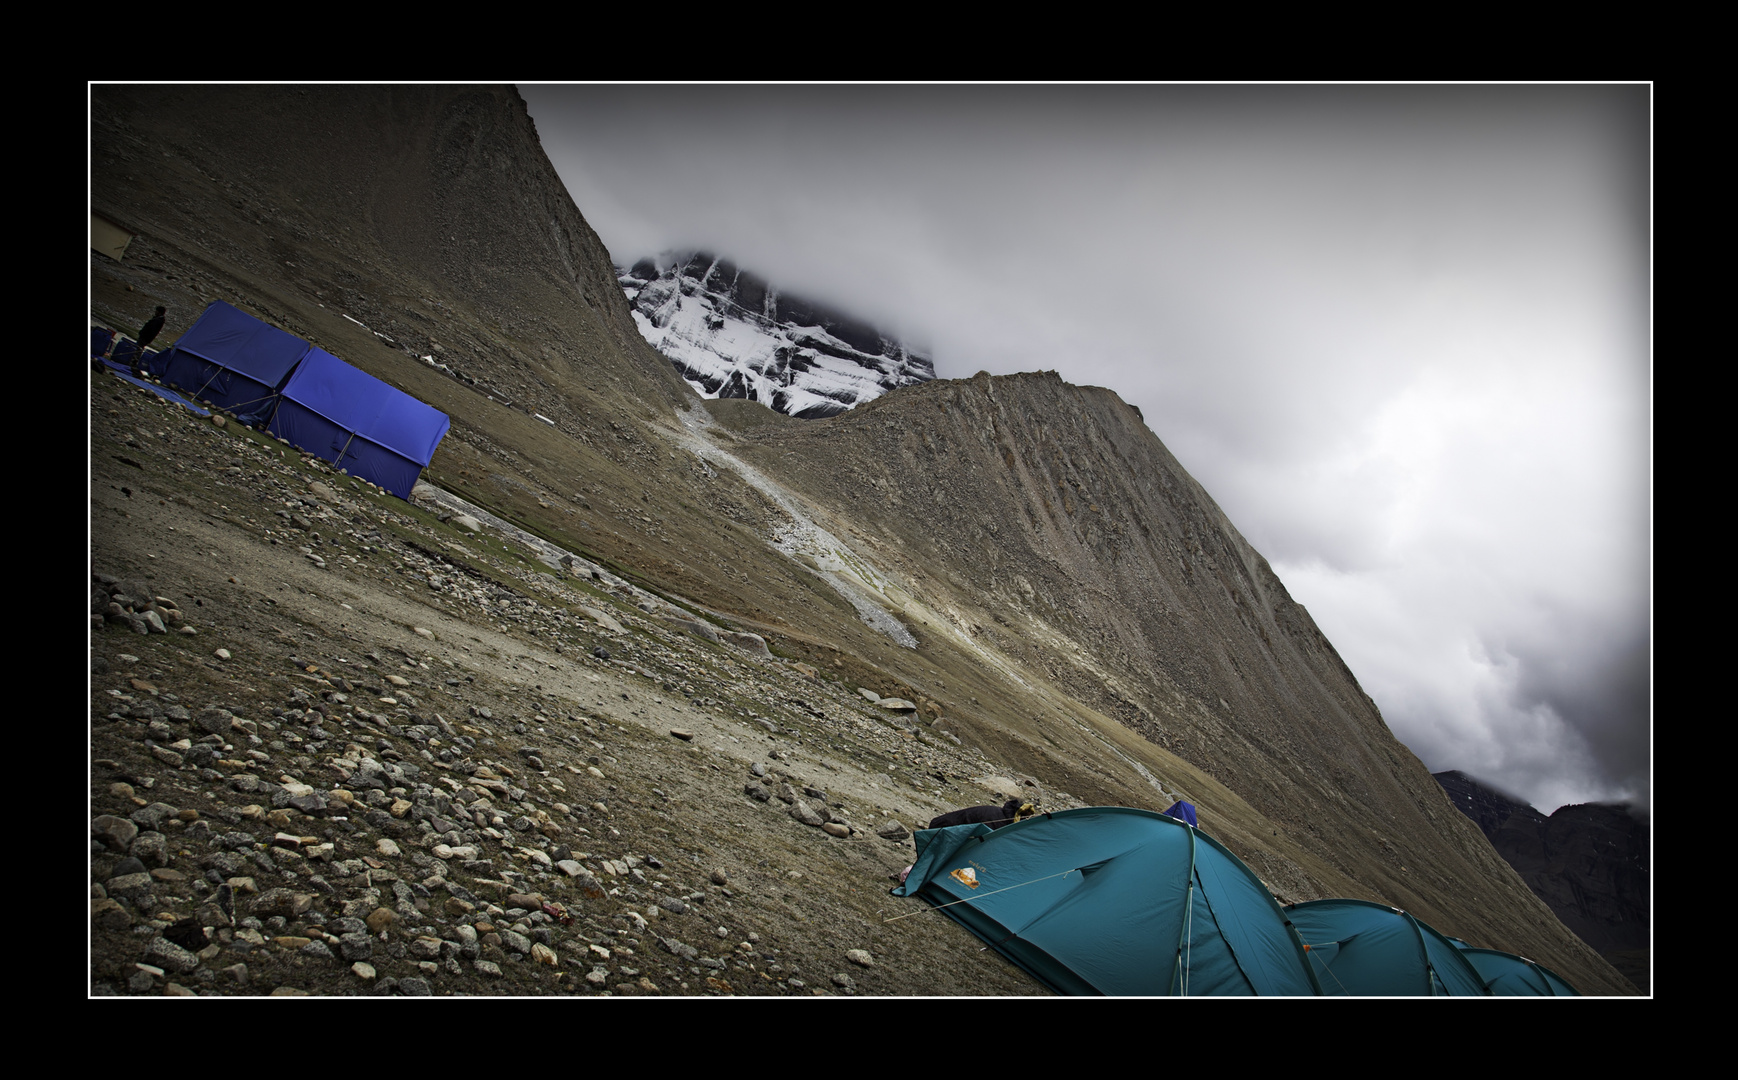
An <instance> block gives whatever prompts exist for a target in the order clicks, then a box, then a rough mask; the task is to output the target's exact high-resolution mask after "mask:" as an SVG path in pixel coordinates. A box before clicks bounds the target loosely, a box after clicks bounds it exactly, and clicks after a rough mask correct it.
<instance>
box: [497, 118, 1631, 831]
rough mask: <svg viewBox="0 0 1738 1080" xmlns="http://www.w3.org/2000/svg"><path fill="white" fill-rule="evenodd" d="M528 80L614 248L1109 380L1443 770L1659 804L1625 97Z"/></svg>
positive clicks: (954, 355)
mask: <svg viewBox="0 0 1738 1080" xmlns="http://www.w3.org/2000/svg"><path fill="white" fill-rule="evenodd" d="M520 90H521V92H522V93H523V94H524V95H525V97H526V100H527V101H528V102H529V103H530V105H531V113H532V116H533V117H534V118H535V120H536V121H537V126H538V132H539V134H540V136H541V137H542V140H543V145H544V147H545V149H546V150H547V151H548V153H549V155H550V158H551V159H552V160H553V161H554V163H555V166H556V168H557V169H558V170H559V171H560V173H561V176H562V178H563V179H564V180H565V181H566V183H567V186H568V189H569V191H571V192H572V194H573V198H574V201H575V202H576V203H577V204H578V206H579V209H580V211H581V212H582V213H583V214H584V215H585V216H586V219H587V220H588V221H589V222H590V223H591V224H592V226H593V227H594V228H595V229H597V231H598V234H599V235H600V236H601V237H602V238H603V241H604V243H605V245H606V246H608V248H609V250H610V253H611V254H612V255H613V256H614V258H615V259H616V261H617V262H618V263H619V264H624V265H625V264H630V263H632V262H634V261H635V260H636V259H638V258H640V257H642V256H647V255H657V254H658V253H660V252H663V251H666V250H670V249H678V248H687V249H694V248H699V249H705V250H711V251H714V252H716V253H718V254H720V255H725V256H728V257H730V258H732V259H733V260H735V261H736V262H737V263H738V264H739V265H741V266H743V267H745V268H747V269H750V270H753V271H754V272H756V273H757V274H759V275H760V276H762V277H764V278H766V279H767V280H768V281H770V282H771V283H772V284H773V285H775V286H777V287H778V288H780V289H781V290H782V291H785V292H789V293H793V294H797V295H801V296H807V297H810V298H813V299H815V300H819V301H822V302H825V303H828V304H831V305H834V306H837V307H838V308H840V309H841V310H844V311H846V312H849V313H851V314H855V315H860V316H862V317H864V318H867V319H869V320H871V321H875V322H877V323H879V324H880V325H882V326H883V327H884V329H888V330H890V331H892V332H895V333H897V334H899V335H901V336H903V337H904V338H905V339H906V340H907V341H908V342H909V343H911V344H913V345H915V346H917V347H919V348H925V349H928V350H930V351H931V352H932V355H933V356H934V358H935V364H936V372H937V374H938V375H939V376H941V377H943V378H963V377H966V376H969V375H971V374H972V373H973V372H976V371H978V370H980V369H987V370H989V371H991V372H993V373H995V374H1005V373H1009V372H1015V371H1035V370H1055V371H1058V372H1060V374H1061V375H1062V377H1063V378H1065V379H1067V380H1069V381H1070V382H1074V383H1078V384H1083V385H1098V386H1106V387H1109V388H1111V389H1112V390H1115V391H1116V392H1117V393H1118V394H1120V395H1121V396H1122V397H1123V399H1124V400H1126V401H1128V402H1130V403H1131V404H1134V405H1137V406H1139V407H1140V409H1141V411H1142V413H1143V414H1144V415H1145V417H1146V420H1147V423H1148V424H1149V425H1150V426H1151V427H1152V429H1153V431H1154V432H1155V433H1156V434H1157V435H1158V436H1159V438H1160V439H1161V440H1163V441H1164V443H1165V445H1166V446H1168V447H1169V448H1170V449H1171V452H1172V453H1174V454H1175V455H1176V456H1177V458H1178V459H1179V460H1180V461H1181V462H1182V463H1183V465H1184V467H1185V468H1187V469H1188V470H1189V471H1190V473H1192V474H1193V475H1194V476H1195V478H1196V479H1198V480H1199V481H1201V483H1202V484H1203V485H1204V486H1205V487H1206V488H1207V490H1208V492H1209V493H1210V494H1211V495H1212V496H1213V498H1214V499H1215V500H1216V501H1217V502H1218V503H1219V505H1220V506H1221V507H1222V508H1223V509H1224V510H1225V512H1226V513H1227V514H1228V515H1229V516H1230V518H1231V520H1232V522H1233V523H1234V524H1235V525H1236V526H1237V527H1238V529H1239V530H1241V531H1242V533H1243V534H1244V536H1245V537H1247V538H1248V539H1249V541H1250V542H1251V543H1252V544H1254V545H1255V547H1256V548H1257V549H1258V550H1259V551H1261V552H1262V553H1263V554H1264V555H1266V556H1267V558H1268V559H1269V561H1270V562H1272V564H1273V567H1274V570H1275V571H1276V572H1277V573H1278V574H1279V576H1280V578H1281V579H1282V580H1283V581H1284V582H1285V583H1286V587H1287V588H1288V589H1289V590H1290V591H1291V593H1292V595H1293V597H1294V598H1295V599H1297V600H1298V601H1299V602H1300V603H1303V604H1304V605H1305V606H1307V607H1308V608H1309V610H1310V613H1311V614H1312V615H1313V616H1314V617H1315V620H1316V622H1317V623H1318V624H1319V625H1320V626H1321V628H1322V630H1323V632H1325V633H1326V634H1327V635H1328V637H1329V638H1330V639H1331V640H1332V641H1333V643H1334V645H1335V647H1336V648H1337V649H1338V650H1339V652H1340V654H1341V655H1342V656H1343V657H1344V658H1345V660H1346V662H1347V663H1348V664H1350V665H1351V668H1352V671H1353V672H1354V673H1355V674H1356V675H1357V677H1358V679H1359V681H1360V682H1361V683H1362V684H1363V686H1364V689H1365V690H1367V691H1368V692H1369V693H1370V694H1371V695H1372V696H1373V697H1374V698H1375V699H1376V702H1377V704H1378V705H1379V706H1380V707H1381V709H1382V713H1383V715H1384V717H1385V718H1386V719H1387V721H1388V723H1389V726H1390V727H1391V728H1393V730H1394V732H1395V733H1396V734H1397V735H1398V736H1399V737H1400V738H1401V739H1402V740H1403V741H1405V742H1406V744H1407V745H1408V746H1410V747H1411V748H1412V750H1413V751H1414V752H1415V753H1416V754H1418V756H1419V757H1420V758H1422V759H1423V761H1424V763H1425V765H1426V766H1428V767H1429V768H1430V769H1431V770H1432V771H1440V770H1443V769H1451V768H1452V769H1461V770H1463V771H1465V772H1468V773H1470V774H1472V775H1474V776H1476V777H1479V778H1481V779H1484V780H1486V781H1487V782H1490V783H1492V784H1494V785H1495V786H1497V787H1499V788H1502V789H1503V790H1506V791H1508V792H1510V793H1511V794H1514V795H1516V796H1519V797H1521V798H1524V799H1526V800H1527V801H1529V802H1531V803H1533V805H1535V806H1537V807H1538V808H1539V809H1541V810H1543V811H1545V812H1547V813H1549V812H1550V811H1551V810H1553V809H1555V808H1556V807H1557V806H1559V805H1561V804H1563V803H1569V802H1585V801H1590V800H1615V799H1629V800H1634V801H1638V802H1640V803H1643V804H1648V803H1651V775H1652V771H1651V759H1650V751H1651V743H1652V711H1651V710H1652V683H1651V675H1652V658H1651V603H1652V599H1651V554H1650V543H1651V536H1652V506H1651V490H1652V430H1651V425H1652V401H1651V393H1652V368H1651V342H1652V328H1651V321H1650V319H1651V294H1650V289H1651V277H1650V267H1651V244H1652V234H1651V224H1652V203H1651V168H1652V166H1651V161H1652V134H1651V93H1650V90H1649V88H1647V87H1519V88H1500V87H1498V88H1493V87H1371V88H1364V87H1351V88H1324V87H1301V88H1299V87H1126V86H1116V87H1003V86H995V87H888V86H848V87H719V86H685V87H662V86H582V87H575V86H535V85H521V87H520Z"/></svg>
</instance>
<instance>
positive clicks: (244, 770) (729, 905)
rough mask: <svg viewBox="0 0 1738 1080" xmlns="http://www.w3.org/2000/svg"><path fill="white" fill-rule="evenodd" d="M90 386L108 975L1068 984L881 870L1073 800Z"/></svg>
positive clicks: (751, 984)
mask: <svg viewBox="0 0 1738 1080" xmlns="http://www.w3.org/2000/svg"><path fill="white" fill-rule="evenodd" d="M91 394H92V397H91V417H92V432H91V439H92V446H91V622H90V633H91V638H90V645H91V649H90V705H91V713H90V717H91V727H90V751H91V756H90V761H91V775H90V806H89V817H90V822H91V841H90V844H91V847H90V851H91V859H90V866H91V881H90V891H91V924H90V935H91V937H90V942H91V947H90V958H91V968H90V979H91V983H90V990H91V993H93V994H95V995H164V994H169V995H198V996H206V995H213V994H217V995H267V994H272V995H298V994H321V995H360V994H369V995H385V994H396V995H451V994H489V995H550V994H582V995H617V996H620V995H746V994H758V995H801V996H811V995H830V994H1040V993H1044V992H1045V991H1044V989H1043V988H1042V987H1041V986H1040V985H1039V984H1037V983H1036V982H1034V981H1033V980H1031V979H1030V978H1029V977H1028V976H1026V975H1025V974H1024V973H1022V972H1020V971H1019V970H1018V969H1016V968H1014V967H1012V966H1011V965H1009V964H1007V963H1006V962H1005V961H1003V960H1002V959H1001V958H1000V957H998V956H996V955H995V954H994V953H993V952H988V951H985V950H983V949H982V947H981V945H980V944H979V943H978V942H977V941H976V939H974V938H971V937H970V936H969V935H967V934H966V933H965V932H964V931H963V930H961V929H959V928H958V927H956V926H955V925H954V924H953V923H951V922H950V921H948V920H947V919H946V918H945V917H943V916H941V915H939V914H937V913H935V912H931V911H927V910H925V909H923V908H922V905H920V904H918V903H917V902H916V901H908V900H900V899H896V898H894V897H891V896H889V895H887V889H888V886H889V884H890V877H891V875H893V874H896V873H897V871H898V870H899V869H900V868H901V867H902V866H904V865H905V864H907V863H909V862H910V861H911V853H912V848H911V843H910V830H911V829H912V828H914V827H921V825H922V824H923V823H924V822H926V821H927V820H928V819H929V817H931V816H933V815H935V814H938V813H941V812H943V811H945V810H948V809H952V808H954V807H958V806H963V805H971V804H976V803H984V802H991V801H999V800H1000V798H1001V797H1002V796H1003V795H1005V794H1013V793H1015V792H1016V791H1018V792H1019V793H1020V794H1021V795H1022V797H1023V798H1031V797H1037V798H1039V799H1040V800H1041V802H1042V803H1043V805H1044V806H1045V808H1047V809H1061V808H1064V807H1066V806H1070V805H1078V803H1077V802H1076V801H1075V800H1073V799H1072V798H1071V797H1070V796H1068V795H1067V794H1065V793H1062V792H1055V791H1047V790H1044V789H1043V787H1042V785H1041V782H1040V780H1039V779H1038V778H1035V777H1029V776H1026V777H1022V776H1015V775H1011V774H1009V773H1008V771H1007V770H1005V769H1003V768H1001V767H999V766H998V765H997V763H995V762H993V761H990V760H987V759H986V758H985V757H984V756H983V755H982V754H981V753H980V752H979V751H977V750H975V749H973V748H971V747H968V746H962V745H960V743H959V740H958V739H957V737H954V736H953V735H951V734H950V733H948V732H947V727H946V724H945V722H943V721H942V719H941V718H939V717H936V716H933V715H930V716H926V715H924V714H923V713H922V712H919V711H915V707H914V706H913V705H912V703H911V702H908V701H901V700H898V699H895V698H889V699H884V700H878V699H879V698H880V695H879V694H878V693H877V691H876V688H875V687H873V686H866V687H858V686H854V685H850V684H847V683H845V682H842V681H836V676H834V675H832V674H830V673H828V672H825V671H824V670H821V669H819V668H817V667H813V666H810V665H807V664H800V663H796V662H793V661H790V660H788V659H785V658H782V657H780V656H778V655H776V651H774V650H769V649H768V647H767V643H766V642H765V641H764V640H763V639H761V638H759V637H758V636H756V635H753V634H748V633H742V632H740V628H736V627H730V626H724V625H719V624H718V622H717V620H715V619H713V618H709V617H708V616H707V615H705V613H701V612H696V611H692V610H687V609H686V608H684V607H682V606H681V605H680V603H679V602H672V599H671V598H666V597H659V596H656V595H654V594H652V593H650V592H647V591H646V590H644V589H641V588H638V587H636V586H634V585H633V584H631V583H629V582H627V581H625V580H623V579H622V578H620V577H617V576H616V575H614V574H612V573H609V572H608V571H606V570H603V569H602V568H599V567H594V566H592V565H591V564H588V563H586V562H585V561H584V560H583V559H576V560H575V561H573V562H572V563H571V564H569V566H570V567H571V569H564V570H555V569H551V568H550V567H548V566H545V565H544V564H543V563H541V562H539V561H538V560H537V558H535V557H534V555H533V553H532V552H531V551H529V550H527V549H526V548H525V547H523V546H522V545H517V544H515V543H514V542H513V541H512V540H511V539H504V538H503V537H501V536H499V535H496V534H495V533H492V532H491V531H490V530H488V529H487V528H485V529H484V530H483V531H482V532H480V533H479V532H474V531H473V530H472V528H471V527H469V526H473V525H474V524H475V523H474V522H460V521H455V520H454V515H452V514H451V513H450V512H449V511H445V510H442V509H441V508H439V507H438V506H436V507H433V508H432V509H430V508H425V507H423V506H418V505H413V504H410V503H406V502H403V501H401V500H398V499H396V498H393V497H391V496H388V495H385V494H384V493H381V492H379V491H378V490H376V489H373V488H372V487H370V486H369V485H367V484H365V483H362V482H360V481H357V480H355V479H353V478H350V477H347V476H343V475H340V474H335V473H333V472H331V471H330V470H329V469H327V468H326V466H324V464H323V463H320V462H318V461H317V460H315V459H312V458H309V457H306V456H304V455H302V454H300V453H298V452H297V451H295V450H294V449H293V448H290V447H288V446H286V445H283V444H281V443H279V442H277V441H276V440H274V439H271V438H269V437H266V436H263V435H261V434H259V433H257V432H253V431H249V430H246V429H244V428H241V427H240V426H239V425H237V424H235V423H234V421H233V420H227V421H226V420H225V418H223V417H221V416H216V417H213V418H210V419H201V418H197V417H195V416H194V415H193V414H192V413H190V412H188V411H186V410H184V409H182V408H180V407H179V406H177V405H173V404H170V403H168V402H166V401H164V400H163V399H161V398H159V397H157V396H156V395H154V394H151V393H150V392H148V391H144V390H141V389H139V388H137V387H135V386H133V385H131V384H128V383H126V382H124V381H123V380H120V379H116V378H113V377H110V376H108V375H106V374H99V375H96V376H94V377H93V384H92V391H91ZM443 519H444V520H443ZM882 689H887V688H885V687H884V688H882ZM862 691H867V692H866V693H865V692H862ZM898 916H908V917H906V918H897V917H898Z"/></svg>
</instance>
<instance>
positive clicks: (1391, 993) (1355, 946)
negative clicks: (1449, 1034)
mask: <svg viewBox="0 0 1738 1080" xmlns="http://www.w3.org/2000/svg"><path fill="white" fill-rule="evenodd" d="M1285 911H1286V914H1288V915H1289V916H1291V921H1292V924H1293V925H1294V926H1296V927H1297V932H1298V933H1299V934H1300V935H1301V936H1302V937H1303V940H1304V942H1305V943H1306V944H1307V945H1308V946H1309V950H1310V952H1309V955H1310V968H1311V970H1312V971H1314V972H1315V976H1316V980H1317V981H1318V982H1319V983H1320V984H1321V987H1322V992H1323V993H1326V994H1329V995H1334V996H1340V995H1349V996H1353V997H1404V996H1414V995H1447V996H1456V997H1458V996H1461V995H1482V994H1488V993H1489V991H1488V990H1486V989H1485V980H1484V979H1483V977H1481V976H1480V975H1479V973H1478V971H1477V970H1476V969H1475V968H1474V967H1473V965H1472V964H1471V963H1469V962H1468V961H1467V959H1466V957H1465V956H1464V955H1462V953H1461V951H1460V950H1459V949H1457V948H1455V947H1454V945H1453V943H1452V942H1450V941H1449V940H1448V938H1446V937H1443V936H1442V935H1441V934H1439V933H1437V932H1436V931H1435V930H1434V929H1432V928H1431V927H1430V925H1429V924H1427V923H1425V922H1424V921H1423V920H1421V919H1417V918H1414V917H1413V916H1411V915H1409V914H1407V913H1406V912H1404V911H1401V910H1400V909H1399V908H1392V907H1389V906H1387V905H1386V904H1372V903H1370V902H1369V901H1367V900H1311V901H1310V902H1308V903H1305V904H1293V905H1291V906H1290V907H1288V908H1286V909H1285Z"/></svg>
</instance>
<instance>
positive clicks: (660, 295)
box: [617, 252, 935, 420]
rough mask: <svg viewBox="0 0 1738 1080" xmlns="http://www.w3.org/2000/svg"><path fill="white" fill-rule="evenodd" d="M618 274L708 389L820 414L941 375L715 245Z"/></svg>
mask: <svg viewBox="0 0 1738 1080" xmlns="http://www.w3.org/2000/svg"><path fill="white" fill-rule="evenodd" d="M617 281H618V282H619V283H620V284H621V286H622V289H623V290H624V291H625V292H626V293H627V297H628V303H629V304H630V305H631V306H632V308H633V314H634V322H635V324H636V325H638V326H639V328H640V333H641V334H642V335H644V337H645V339H646V340H647V341H648V342H650V343H651V345H652V347H653V348H655V349H657V350H658V351H659V352H661V353H663V354H664V355H665V356H666V357H668V358H669V359H670V363H672V364H673V365H675V368H676V370H677V372H678V373H680V374H681V376H682V377H683V378H684V379H686V380H687V381H688V384H689V385H690V386H692V387H694V389H695V391H696V392H697V393H699V394H700V395H701V396H702V397H708V398H720V397H737V398H748V399H749V400H751V401H758V402H761V403H762V404H764V405H767V406H768V407H770V408H773V409H776V410H778V411H779V412H782V413H788V414H790V415H791V416H797V417H802V418H803V419H808V420H817V419H820V418H822V417H827V416H834V415H836V414H838V413H841V412H844V411H845V410H846V409H850V408H853V407H854V406H857V405H860V404H862V403H863V402H865V401H868V400H870V399H872V398H876V397H879V396H881V395H882V394H885V393H886V392H887V391H889V390H892V389H894V388H896V387H900V386H909V385H911V384H913V383H920V382H925V381H927V380H929V379H933V378H935V365H934V363H933V362H932V361H931V360H930V358H929V357H927V356H922V355H919V354H917V353H914V352H912V351H911V350H910V349H908V348H906V346H905V345H904V344H903V343H901V342H899V341H896V340H894V339H892V338H889V337H887V336H885V335H883V334H882V333H880V332H879V331H878V330H876V329H875V328H874V327H872V326H870V325H868V324H867V323H864V322H862V321H860V320H857V319H853V318H851V317H849V316H846V315H841V314H839V313H837V312H834V311H829V310H827V309H825V308H822V307H820V306H818V305H816V304H813V303H810V302H808V301H805V300H801V299H798V298H796V297H793V296H791V295H789V294H785V293H781V292H779V291H778V290H777V289H775V288H773V287H772V286H770V285H768V284H767V283H766V282H765V281H764V280H762V279H760V278H759V277H756V276H755V275H753V274H751V273H748V272H747V271H745V270H741V269H739V268H738V267H736V266H735V265H734V264H733V263H731V262H729V261H728V260H726V259H720V258H717V257H715V256H713V255H711V254H708V253H705V252H666V253H665V254H663V255H660V256H659V257H658V258H657V259H655V260H654V259H641V260H640V261H639V262H637V263H635V264H634V266H633V267H632V269H629V270H621V269H620V268H617Z"/></svg>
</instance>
